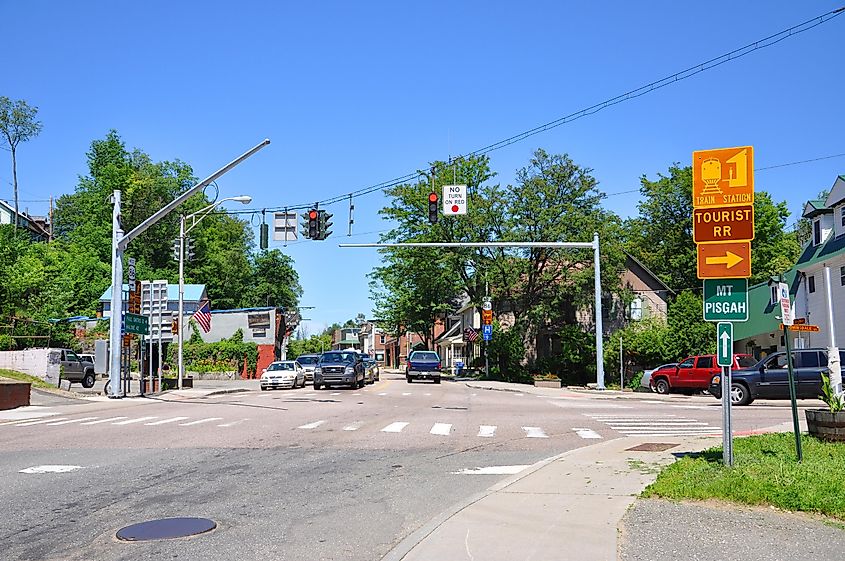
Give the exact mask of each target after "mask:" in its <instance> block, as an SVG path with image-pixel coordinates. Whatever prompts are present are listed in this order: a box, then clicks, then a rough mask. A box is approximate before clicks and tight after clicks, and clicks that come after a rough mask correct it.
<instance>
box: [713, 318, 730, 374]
mask: <svg viewBox="0 0 845 561" xmlns="http://www.w3.org/2000/svg"><path fill="white" fill-rule="evenodd" d="M733 347H734V324H732V323H730V322H727V321H720V322H719V323H717V324H716V351H717V352H716V364H717V365H719V366H732V365H733Z"/></svg>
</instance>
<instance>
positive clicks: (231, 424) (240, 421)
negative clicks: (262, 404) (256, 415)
mask: <svg viewBox="0 0 845 561" xmlns="http://www.w3.org/2000/svg"><path fill="white" fill-rule="evenodd" d="M244 421H249V419H240V420H238V421H232V422H230V423H223V424H222V425H217V426H218V427H233V426H235V425H239V424H241V423H243V422H244Z"/></svg>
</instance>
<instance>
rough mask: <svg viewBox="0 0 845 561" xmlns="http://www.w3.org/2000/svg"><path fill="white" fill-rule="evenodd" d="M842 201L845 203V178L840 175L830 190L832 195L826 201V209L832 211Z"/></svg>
mask: <svg viewBox="0 0 845 561" xmlns="http://www.w3.org/2000/svg"><path fill="white" fill-rule="evenodd" d="M842 201H845V176H842V175H840V176H837V178H836V181H834V182H833V186H832V187H831V188H830V194H829V195H828V196H827V199H825V201H824V204H825V206H826V207H828V208H831V209H832V208H833V207H835V206H836V205H838V204H840V203H841V202H842Z"/></svg>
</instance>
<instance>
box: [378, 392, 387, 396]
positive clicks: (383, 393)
mask: <svg viewBox="0 0 845 561" xmlns="http://www.w3.org/2000/svg"><path fill="white" fill-rule="evenodd" d="M379 395H387V394H386V393H385V392H381V393H380V394H379Z"/></svg>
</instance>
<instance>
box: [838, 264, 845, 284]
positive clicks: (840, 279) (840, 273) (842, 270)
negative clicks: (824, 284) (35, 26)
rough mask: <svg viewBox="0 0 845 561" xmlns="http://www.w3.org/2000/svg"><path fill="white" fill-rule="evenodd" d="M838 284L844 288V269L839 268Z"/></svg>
mask: <svg viewBox="0 0 845 561" xmlns="http://www.w3.org/2000/svg"><path fill="white" fill-rule="evenodd" d="M839 284H841V285H842V286H845V267H839Z"/></svg>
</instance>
